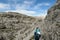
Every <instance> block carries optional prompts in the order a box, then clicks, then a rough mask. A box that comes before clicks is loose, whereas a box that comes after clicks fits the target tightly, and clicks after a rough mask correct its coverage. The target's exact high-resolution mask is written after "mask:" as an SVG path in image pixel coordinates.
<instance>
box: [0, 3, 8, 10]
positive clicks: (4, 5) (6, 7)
mask: <svg viewBox="0 0 60 40" xmlns="http://www.w3.org/2000/svg"><path fill="white" fill-rule="evenodd" d="M8 7H9V5H8V4H3V3H0V9H8Z"/></svg>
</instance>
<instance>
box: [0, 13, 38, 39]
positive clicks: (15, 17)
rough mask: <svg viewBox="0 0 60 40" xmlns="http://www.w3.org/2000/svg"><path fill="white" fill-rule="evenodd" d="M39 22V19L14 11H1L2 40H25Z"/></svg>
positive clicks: (0, 27)
mask: <svg viewBox="0 0 60 40" xmlns="http://www.w3.org/2000/svg"><path fill="white" fill-rule="evenodd" d="M37 23H39V20H38V19H37V18H34V17H31V16H27V15H23V14H19V13H14V12H7V13H6V12H3V13H0V40H23V39H25V38H26V37H28V36H29V35H30V33H31V32H32V31H33V30H34V29H35V27H36V26H37ZM28 40H29V39H28Z"/></svg>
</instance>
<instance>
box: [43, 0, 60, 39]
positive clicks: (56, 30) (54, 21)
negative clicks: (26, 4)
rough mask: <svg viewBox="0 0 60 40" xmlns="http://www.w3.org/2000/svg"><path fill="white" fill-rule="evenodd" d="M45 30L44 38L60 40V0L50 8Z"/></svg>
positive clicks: (45, 21)
mask: <svg viewBox="0 0 60 40" xmlns="http://www.w3.org/2000/svg"><path fill="white" fill-rule="evenodd" d="M44 30H45V34H44V40H60V0H57V3H56V4H55V5H54V6H53V7H51V8H50V9H49V10H48V13H47V16H46V18H45V20H44Z"/></svg>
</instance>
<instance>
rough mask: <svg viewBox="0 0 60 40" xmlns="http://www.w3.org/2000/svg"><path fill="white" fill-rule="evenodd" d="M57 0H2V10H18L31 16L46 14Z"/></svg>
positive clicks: (0, 1) (0, 9)
mask: <svg viewBox="0 0 60 40" xmlns="http://www.w3.org/2000/svg"><path fill="white" fill-rule="evenodd" d="M55 2H56V0H0V12H8V11H11V12H18V13H22V14H26V15H30V16H45V15H46V14H47V10H48V9H49V8H50V7H51V6H52V5H54V3H55Z"/></svg>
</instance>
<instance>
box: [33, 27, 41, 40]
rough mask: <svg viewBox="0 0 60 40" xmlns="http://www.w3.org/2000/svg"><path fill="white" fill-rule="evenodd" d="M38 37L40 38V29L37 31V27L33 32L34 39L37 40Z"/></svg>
mask: <svg viewBox="0 0 60 40" xmlns="http://www.w3.org/2000/svg"><path fill="white" fill-rule="evenodd" d="M40 37H41V33H40V29H39V27H37V28H36V30H35V32H34V38H35V40H39V39H40Z"/></svg>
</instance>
